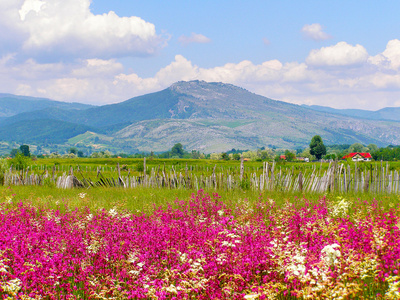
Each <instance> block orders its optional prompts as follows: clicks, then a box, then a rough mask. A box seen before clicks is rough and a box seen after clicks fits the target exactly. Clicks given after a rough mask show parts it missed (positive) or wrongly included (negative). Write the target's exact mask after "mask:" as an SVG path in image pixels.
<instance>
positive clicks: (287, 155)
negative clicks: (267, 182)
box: [285, 150, 296, 161]
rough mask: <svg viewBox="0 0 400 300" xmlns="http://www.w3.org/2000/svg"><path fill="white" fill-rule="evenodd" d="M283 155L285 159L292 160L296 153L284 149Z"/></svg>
mask: <svg viewBox="0 0 400 300" xmlns="http://www.w3.org/2000/svg"><path fill="white" fill-rule="evenodd" d="M285 157H286V160H287V161H293V160H295V158H296V155H294V153H293V152H290V151H289V150H286V151H285Z"/></svg>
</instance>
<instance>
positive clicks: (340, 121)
mask: <svg viewBox="0 0 400 300" xmlns="http://www.w3.org/2000/svg"><path fill="white" fill-rule="evenodd" d="M15 97H16V96H15ZM0 99H1V98H0ZM21 100H23V101H36V102H37V103H42V102H40V101H44V102H43V103H47V104H46V105H44V104H43V106H39V105H38V106H37V107H36V109H34V108H31V109H30V110H26V111H19V112H18V113H16V112H17V110H16V109H14V114H13V115H11V116H8V117H7V118H3V120H2V121H1V122H0V140H8V141H10V140H12V141H15V142H21V143H22V142H27V141H30V142H36V143H40V142H42V141H43V139H44V137H45V136H46V139H47V141H49V140H54V139H51V137H50V136H51V135H52V134H54V135H56V136H57V141H58V143H68V144H71V143H73V142H72V141H81V142H79V143H81V144H82V143H83V142H82V139H81V138H74V135H75V136H77V135H79V136H80V137H84V139H83V140H84V141H87V142H88V143H89V141H90V143H94V140H95V137H97V139H96V141H97V142H98V141H99V140H100V141H103V142H104V143H106V145H108V146H109V147H113V149H116V148H118V149H124V150H125V151H127V152H129V149H139V150H140V151H151V150H153V151H165V150H168V149H170V148H171V147H172V146H173V145H174V144H175V143H178V142H180V143H182V144H183V145H184V146H185V147H186V149H187V150H192V149H196V150H200V151H203V152H212V151H226V150H230V149H232V148H239V149H252V148H253V149H254V148H258V147H262V146H266V147H267V146H269V147H271V146H276V147H279V148H287V149H294V148H297V147H305V146H307V145H308V144H309V143H310V140H311V137H312V136H314V135H316V134H319V135H321V136H322V138H323V140H324V142H325V143H326V144H345V143H347V144H352V143H355V142H360V143H362V144H369V143H375V144H377V145H379V146H384V145H388V144H400V122H397V121H399V120H400V108H388V109H383V110H380V111H377V112H370V111H363V110H335V109H332V108H327V107H315V106H312V107H308V106H299V105H295V104H290V103H286V102H283V101H278V100H272V99H269V98H266V97H263V96H260V95H256V94H254V93H251V92H249V91H247V90H245V89H243V88H240V87H237V86H234V85H231V84H224V83H218V82H212V83H209V82H204V81H189V82H184V81H181V82H177V83H175V84H173V85H171V86H170V87H169V88H167V89H164V90H162V91H159V92H155V93H151V94H146V95H142V96H139V97H134V98H131V99H129V100H126V101H123V102H120V103H116V104H110V105H104V106H92V107H89V106H85V105H83V106H79V104H65V103H52V101H51V100H46V99H31V100H27V99H21ZM46 101H50V102H46ZM53 102H55V101H53ZM63 105H64V106H63ZM72 105H76V106H72ZM1 111H5V109H3V107H1V102H0V112H1ZM52 127H56V128H57V131H55V132H54V133H51V132H52V131H51V128H52ZM43 131H44V132H45V133H44V134H43ZM88 131H89V132H90V134H85V132H88ZM86 136H87V137H89V139H86ZM76 144H78V142H76ZM96 147H98V145H97V144H96ZM96 149H97V148H96Z"/></svg>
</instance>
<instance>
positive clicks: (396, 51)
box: [369, 39, 400, 70]
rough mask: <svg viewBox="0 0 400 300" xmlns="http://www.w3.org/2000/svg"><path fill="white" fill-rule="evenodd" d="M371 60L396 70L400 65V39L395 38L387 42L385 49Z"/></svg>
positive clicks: (378, 64)
mask: <svg viewBox="0 0 400 300" xmlns="http://www.w3.org/2000/svg"><path fill="white" fill-rule="evenodd" d="M369 61H370V62H371V63H372V64H374V65H377V66H383V67H387V68H391V69H394V70H397V69H399V67H400V40H398V39H395V40H391V41H389V42H388V43H387V45H386V49H385V51H383V52H382V53H380V54H378V55H376V56H373V57H371V58H370V59H369Z"/></svg>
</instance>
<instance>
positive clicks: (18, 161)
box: [10, 153, 30, 170]
mask: <svg viewBox="0 0 400 300" xmlns="http://www.w3.org/2000/svg"><path fill="white" fill-rule="evenodd" d="M10 162H11V164H12V165H13V166H14V168H15V169H16V170H25V169H26V168H27V167H28V166H29V163H30V159H29V158H28V157H26V156H24V155H23V154H22V153H17V155H15V157H14V158H13V159H11V160H10Z"/></svg>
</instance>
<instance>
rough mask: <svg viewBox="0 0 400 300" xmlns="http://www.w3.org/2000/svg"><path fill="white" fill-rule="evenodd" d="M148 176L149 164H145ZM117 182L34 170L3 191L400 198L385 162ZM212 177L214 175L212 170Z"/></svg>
mask: <svg viewBox="0 0 400 300" xmlns="http://www.w3.org/2000/svg"><path fill="white" fill-rule="evenodd" d="M143 164H144V170H148V168H147V167H146V160H145V159H144V162H143ZM116 171H117V174H116V175H117V176H116V177H104V176H103V174H102V168H100V167H98V168H97V176H96V178H95V179H91V178H89V177H88V178H86V177H87V176H86V177H85V175H84V172H82V170H80V169H79V167H78V169H77V172H75V174H76V175H74V170H73V168H71V169H70V170H69V172H68V174H67V173H66V172H65V173H64V174H63V175H61V176H55V169H54V168H53V171H52V174H51V175H50V174H49V171H48V170H47V169H46V170H44V171H43V173H42V174H34V173H33V172H30V170H29V169H28V170H25V171H13V170H12V169H10V171H9V172H7V173H6V174H5V180H4V184H5V185H43V184H44V183H45V182H46V181H48V182H53V183H55V184H56V186H57V187H59V188H74V187H80V188H95V187H122V188H136V187H148V188H170V189H196V190H198V189H227V190H231V189H253V190H260V191H264V190H270V191H279V190H281V191H303V192H319V193H325V192H339V193H348V192H372V193H399V192H400V174H399V171H398V170H390V168H389V164H388V163H386V164H383V162H380V163H376V164H375V165H372V164H369V165H365V164H359V165H357V163H356V164H355V166H353V167H351V166H350V165H345V164H343V163H340V162H331V163H330V164H329V167H328V168H327V169H326V170H325V171H323V170H322V168H318V166H317V165H316V164H314V165H313V167H312V168H310V169H309V170H305V171H303V173H302V172H299V173H296V172H294V170H293V168H292V169H290V168H282V167H281V166H279V168H278V167H277V165H276V164H275V163H274V162H272V163H269V162H264V163H263V167H262V172H261V173H260V172H258V173H257V172H247V173H245V172H244V165H243V161H242V162H241V165H240V172H239V173H238V174H237V173H235V172H233V173H232V172H231V173H229V172H226V173H225V172H219V173H217V172H216V166H215V167H214V168H213V170H212V173H211V172H210V173H209V174H208V175H203V174H202V175H198V174H197V175H196V174H195V173H193V172H190V170H189V169H188V167H187V165H186V168H185V170H184V173H183V174H182V172H176V171H175V169H174V167H172V168H171V170H169V171H168V172H167V171H166V170H165V165H164V168H162V167H160V166H158V167H157V168H151V170H150V172H149V174H146V173H147V172H143V174H140V175H139V176H130V172H128V175H125V176H123V175H121V170H120V168H119V165H117V168H116ZM210 171H211V170H210Z"/></svg>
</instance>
